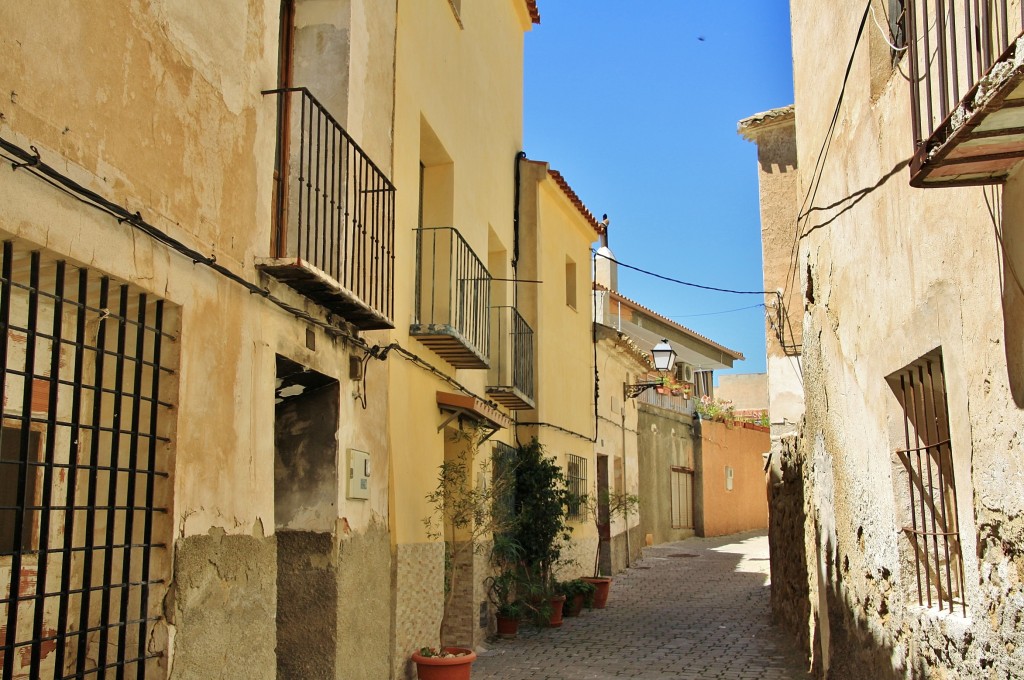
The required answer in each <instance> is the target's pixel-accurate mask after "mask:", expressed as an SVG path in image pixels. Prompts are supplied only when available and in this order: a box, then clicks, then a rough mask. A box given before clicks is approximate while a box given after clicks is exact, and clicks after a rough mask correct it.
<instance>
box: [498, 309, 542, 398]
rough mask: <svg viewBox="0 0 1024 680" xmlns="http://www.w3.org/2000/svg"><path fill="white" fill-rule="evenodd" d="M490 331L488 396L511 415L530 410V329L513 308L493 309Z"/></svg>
mask: <svg viewBox="0 0 1024 680" xmlns="http://www.w3.org/2000/svg"><path fill="white" fill-rule="evenodd" d="M491 329H492V331H493V332H492V333H491V371H490V374H489V375H488V376H487V395H488V396H489V397H490V398H491V399H493V400H494V401H496V402H498V403H499V404H502V405H504V406H505V407H507V408H509V409H511V410H513V411H517V410H523V409H531V408H533V407H534V406H536V402H535V401H534V392H533V385H534V366H535V364H534V352H533V329H532V328H530V325H529V324H527V323H526V321H525V320H524V319H523V317H522V316H521V315H520V314H519V312H518V311H516V308H515V307H492V308H491Z"/></svg>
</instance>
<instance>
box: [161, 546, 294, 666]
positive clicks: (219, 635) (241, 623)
mask: <svg viewBox="0 0 1024 680" xmlns="http://www.w3.org/2000/svg"><path fill="white" fill-rule="evenodd" d="M175 552H176V559H175V561H174V584H173V587H172V590H171V592H170V593H169V594H168V604H167V605H166V606H165V611H166V612H167V616H168V626H169V627H170V628H172V629H173V631H174V632H175V634H174V641H175V645H174V656H173V657H172V659H171V672H170V677H171V678H172V680H205V679H206V678H250V679H251V680H275V679H276V677H277V660H276V657H275V653H274V648H275V646H276V640H277V629H276V623H275V621H276V616H277V612H276V607H277V601H276V600H277V598H276V590H277V587H276V580H277V560H276V555H277V550H276V539H275V537H273V536H270V537H267V538H264V537H263V536H246V535H225V533H224V531H223V530H216V529H211V530H210V533H209V535H199V536H189V537H187V538H183V539H180V540H179V541H178V542H177V545H176V546H175Z"/></svg>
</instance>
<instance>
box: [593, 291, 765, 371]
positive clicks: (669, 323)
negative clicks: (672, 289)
mask: <svg viewBox="0 0 1024 680" xmlns="http://www.w3.org/2000/svg"><path fill="white" fill-rule="evenodd" d="M594 288H595V289H597V290H607V291H608V293H609V294H610V295H611V296H612V299H613V300H618V301H620V302H622V303H623V304H625V305H627V306H629V307H632V308H633V309H636V310H638V311H643V312H644V313H645V314H649V315H650V316H653V317H654V318H655V319H657V320H658V321H660V322H662V323H663V324H665V325H666V326H669V327H671V328H674V329H675V330H677V331H679V332H681V333H683V334H685V335H689V336H690V337H691V338H694V339H696V340H700V341H701V342H703V343H705V344H707V345H709V346H711V347H714V348H715V349H717V350H719V351H721V352H725V353H726V354H728V355H729V356H731V357H732V358H733V359H737V360H740V359H745V358H746V357H744V356H743V353H742V352H737V351H736V350H734V349H729V348H728V347H726V346H725V345H719V344H718V343H717V342H715V341H714V340H712V339H711V338H708V337H706V336H704V335H701V334H700V333H698V332H697V331H694V330H690V329H689V328H687V327H686V326H683V325H681V324H678V323H676V322H675V321H673V320H672V319H670V318H668V317H667V316H662V315H661V314H658V313H657V312H656V311H654V310H653V309H651V308H650V307H644V306H643V305H642V304H640V303H639V302H637V301H636V300H631V299H629V298H628V297H626V296H625V295H623V294H621V293H619V292H617V291H614V290H608V289H607V288H605V287H604V286H602V285H601V284H599V283H595V284H594Z"/></svg>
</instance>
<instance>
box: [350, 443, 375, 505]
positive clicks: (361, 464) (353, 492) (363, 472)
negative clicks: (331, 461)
mask: <svg viewBox="0 0 1024 680" xmlns="http://www.w3.org/2000/svg"><path fill="white" fill-rule="evenodd" d="M347 497H348V498H355V499H360V500H369V499H370V454H368V453H366V452H365V451H357V450H356V449H349V450H348V494H347Z"/></svg>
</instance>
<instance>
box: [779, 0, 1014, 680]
mask: <svg viewBox="0 0 1024 680" xmlns="http://www.w3.org/2000/svg"><path fill="white" fill-rule="evenodd" d="M861 11H862V7H861V6H859V5H857V3H853V2H848V3H843V4H842V6H841V7H829V8H828V9H827V10H826V8H824V7H823V6H821V5H820V4H816V3H811V2H803V1H801V2H794V3H793V6H792V22H793V31H794V80H795V84H796V110H797V111H798V112H799V120H798V123H797V147H798V149H799V158H798V166H799V167H800V190H799V195H800V197H803V196H804V195H805V194H807V193H808V192H810V191H811V187H812V186H816V193H815V196H816V198H815V200H814V205H815V206H833V207H831V208H828V209H824V210H821V211H818V212H816V213H813V214H812V216H811V217H810V219H809V220H808V221H807V222H805V223H804V234H805V237H804V238H803V239H802V243H801V246H800V254H799V258H800V259H799V263H800V265H799V270H800V272H801V275H802V276H803V277H804V280H803V281H802V286H801V288H802V289H803V290H807V289H808V288H813V301H811V300H810V299H808V300H807V301H806V312H805V316H804V342H803V358H804V367H803V370H804V388H805V398H806V404H807V415H806V428H805V445H807V446H810V447H811V452H812V453H811V454H810V455H809V463H810V465H809V466H808V470H807V477H806V479H807V483H808V487H809V493H808V502H809V508H810V510H809V512H808V520H809V523H811V526H810V527H809V530H810V532H811V535H812V536H816V537H817V538H816V545H815V546H814V548H815V550H814V554H817V555H818V558H817V567H818V572H819V577H818V579H817V585H816V589H817V592H816V593H814V594H812V602H815V603H816V607H817V615H818V620H819V630H817V631H816V633H817V635H818V637H819V640H820V641H821V642H822V643H823V646H824V649H825V653H826V655H827V656H828V657H830V658H828V660H827V661H826V662H825V664H824V666H828V667H829V672H830V677H863V673H865V672H868V671H867V669H870V672H872V673H873V674H875V675H874V676H877V677H919V676H922V677H923V676H924V674H925V673H926V672H927V673H930V674H936V673H939V674H941V673H946V674H947V675H948V676H951V677H952V676H955V677H964V678H968V677H1016V676H1018V675H1020V674H1021V668H1022V659H1024V651H1022V648H1021V645H1020V640H1019V630H1020V626H1019V623H1018V622H1019V620H1020V617H1021V614H1022V610H1021V605H1022V602H1021V584H1022V582H1021V578H1020V575H1019V574H1018V573H1017V569H1016V568H1015V565H1014V556H1015V555H1016V553H1017V551H1018V550H1019V549H1020V547H1019V546H1020V545H1021V544H1020V543H1016V542H1015V540H1014V539H1009V540H1007V539H1005V538H1004V536H1003V533H1004V532H1006V533H1009V534H1011V535H1012V534H1014V533H1015V531H1014V526H1015V525H1016V520H1015V519H1014V518H1015V517H1016V516H1017V515H1018V513H1019V511H1020V509H1021V508H1020V504H1021V498H1022V497H1024V489H1022V487H1021V484H1020V482H1019V480H1020V475H1019V461H1020V460H1021V453H1022V452H1024V450H1022V446H1021V442H1020V439H1019V436H1018V435H1017V434H1016V433H1018V432H1020V431H1021V430H1022V429H1024V414H1022V412H1021V410H1020V409H1019V407H1018V406H1017V405H1016V404H1015V403H1014V402H1013V399H1012V395H1011V391H1010V381H1009V376H1008V372H1007V368H1006V366H1007V364H1006V357H1005V351H1006V350H1004V348H1003V343H1004V341H1005V337H1006V335H1007V333H1006V331H1005V329H1004V319H1005V318H1006V317H1004V314H1003V300H1002V299H1001V296H1000V286H1001V284H1002V282H1003V274H1002V271H1001V270H1000V266H1001V258H1000V257H999V251H998V250H997V248H996V244H995V239H994V236H993V218H992V217H991V216H990V213H989V206H992V205H996V206H998V201H997V200H996V199H997V197H998V189H991V188H989V189H982V188H966V189H944V190H927V191H922V190H917V189H912V188H910V187H909V186H908V183H907V181H906V179H907V178H906V175H905V174H904V173H902V172H899V173H898V174H895V175H894V176H893V177H891V178H888V177H887V176H888V175H889V174H890V173H891V172H892V171H893V169H894V168H897V169H898V168H899V167H900V165H901V163H902V161H903V159H904V158H905V157H906V156H908V155H909V153H910V147H909V139H910V135H909V131H908V125H909V118H908V111H907V108H908V107H907V104H906V102H907V101H908V95H907V93H906V90H905V84H903V83H902V81H900V80H899V79H898V77H897V76H894V77H893V78H892V82H891V83H890V84H889V86H887V87H886V88H884V89H883V90H882V91H881V93H880V94H879V96H878V97H877V99H875V100H874V101H873V100H872V98H871V97H870V96H868V92H869V89H870V88H869V81H870V78H869V74H868V71H869V65H870V59H869V56H870V55H868V54H867V53H866V51H865V52H862V53H860V54H858V56H857V57H856V59H855V61H854V64H853V71H852V75H851V79H850V83H849V86H848V88H847V92H846V98H845V100H844V104H843V107H842V109H841V113H840V118H839V120H838V123H837V125H836V130H835V135H834V139H833V141H832V144H831V147H830V150H829V154H828V158H827V160H826V163H825V166H824V171H823V172H822V173H821V177H820V182H819V180H817V179H816V178H815V177H814V176H813V169H814V168H815V167H816V165H817V164H816V162H815V161H816V156H817V153H818V151H819V149H820V146H821V139H822V135H823V134H824V132H825V130H827V128H828V123H829V119H830V118H831V113H832V107H833V106H834V104H835V100H834V98H833V97H832V96H825V95H823V94H822V93H825V92H832V91H833V89H834V87H832V86H830V85H829V83H839V82H841V80H842V73H841V69H842V68H844V67H845V63H846V56H847V54H846V53H845V52H844V50H846V49H847V48H846V47H845V44H846V43H845V42H844V43H842V45H843V46H842V47H841V46H840V44H839V43H835V44H831V43H830V44H828V45H826V44H823V43H822V42H821V41H820V39H818V38H817V37H816V36H820V35H822V34H826V33H827V34H846V33H848V32H849V28H850V26H856V22H857V17H859V14H860V12H861ZM855 15H856V16H855ZM822 50H825V53H824V54H822ZM876 184H878V185H879V186H878V187H877V188H875V185H876ZM1013 190H1014V187H1013V185H1012V181H1011V185H1008V187H1007V195H1006V196H1005V200H1004V203H1003V209H1002V214H1001V215H1000V211H999V209H998V207H996V208H994V211H995V215H996V221H997V223H999V224H1000V226H1001V224H1005V225H1007V228H1008V229H1012V228H1015V226H1016V224H1018V222H1019V212H1018V208H1017V207H1016V206H1017V203H1016V198H1014V197H1011V196H1010V193H1011V192H1012V191H1013ZM808 275H809V276H810V278H811V283H812V284H813V285H812V286H808V283H809V282H808V280H807V278H806V277H807V276H808ZM935 347H941V348H942V351H943V359H944V363H945V368H946V382H947V388H948V393H949V412H950V428H951V436H952V440H953V441H952V449H953V454H954V469H955V476H956V481H957V491H958V494H957V497H958V502H959V508H958V509H959V515H958V517H959V520H960V522H959V523H960V535H961V538H962V541H963V558H964V566H965V573H966V579H965V580H966V591H967V606H968V617H967V618H964V617H963V616H962V615H957V614H952V615H948V614H947V615H939V614H937V613H936V612H935V611H933V610H929V609H927V608H921V607H919V606H918V605H917V602H916V595H915V596H914V597H913V598H911V597H910V587H911V586H910V584H911V582H912V580H913V578H914V576H913V574H912V573H911V574H907V573H905V571H904V570H902V569H901V568H900V560H899V550H898V546H899V543H898V542H899V541H901V540H905V539H904V538H903V536H902V534H901V531H900V527H899V526H898V525H897V522H896V513H895V508H894V496H893V489H892V481H891V480H892V475H891V469H890V466H891V462H890V458H891V452H892V450H893V449H894V448H896V440H894V439H893V438H892V437H890V434H889V433H890V431H891V430H892V428H893V422H892V418H893V417H894V416H893V396H892V392H891V390H890V389H889V388H888V386H887V385H886V383H885V380H884V378H885V376H887V375H889V374H890V373H891V372H893V371H895V370H897V369H899V368H901V367H902V366H905V365H906V364H908V363H910V362H911V361H913V360H915V359H917V358H918V357H919V356H921V355H923V354H924V353H926V352H928V351H930V350H931V349H933V348H935ZM812 585H813V584H812ZM815 594H816V595H817V596H818V597H817V598H815V597H814V595H815ZM826 606H827V610H826V609H825V607H826ZM823 637H824V638H828V639H824V640H822V638H823ZM925 669H928V670H927V671H926V670H925ZM822 670H824V668H822ZM857 673H860V675H857Z"/></svg>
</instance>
